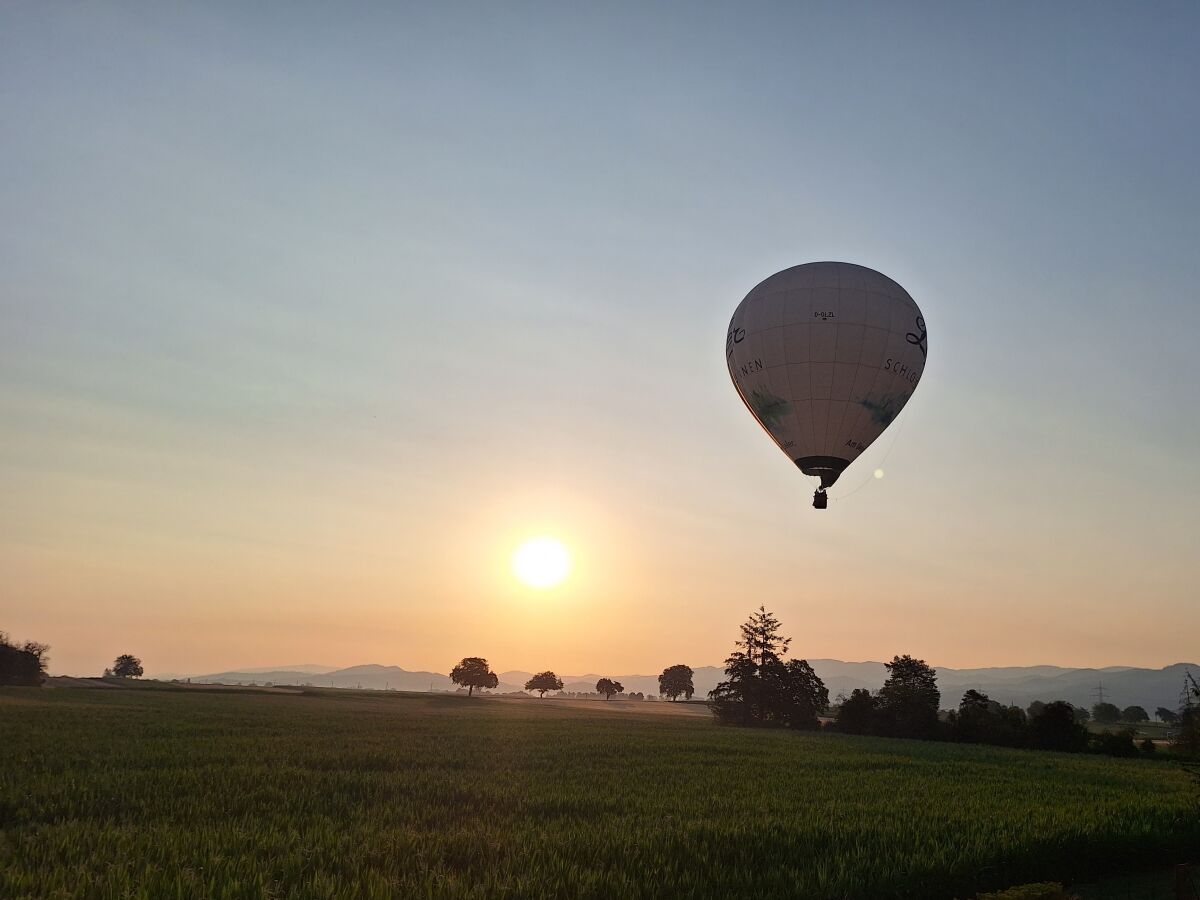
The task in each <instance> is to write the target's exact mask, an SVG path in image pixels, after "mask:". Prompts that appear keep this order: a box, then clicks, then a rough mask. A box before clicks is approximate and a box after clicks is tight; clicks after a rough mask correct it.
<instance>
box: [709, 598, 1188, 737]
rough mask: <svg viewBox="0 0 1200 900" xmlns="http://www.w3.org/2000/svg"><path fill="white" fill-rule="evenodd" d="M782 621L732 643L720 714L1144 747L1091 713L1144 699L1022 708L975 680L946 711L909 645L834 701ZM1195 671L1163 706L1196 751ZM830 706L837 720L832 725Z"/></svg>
mask: <svg viewBox="0 0 1200 900" xmlns="http://www.w3.org/2000/svg"><path fill="white" fill-rule="evenodd" d="M781 629H782V626H781V625H780V623H779V620H778V619H776V618H775V617H774V616H773V615H772V614H771V613H769V612H767V610H766V609H765V608H764V607H759V609H758V610H757V611H756V612H754V613H752V614H751V615H750V617H749V619H747V620H746V622H745V623H744V624H743V625H742V626H741V629H740V633H739V636H738V639H737V640H736V641H735V642H734V650H733V653H731V654H730V656H729V658H728V659H726V661H725V674H726V676H727V679H726V680H725V681H722V682H721V683H720V684H718V685H717V686H716V687H715V688H714V689H713V690H712V691H711V692H710V693H709V705H710V706H711V707H712V710H713V713H714V714H715V715H716V718H717V721H719V722H722V723H725V724H731V725H751V726H778V727H787V728H797V729H808V730H814V729H818V728H822V727H827V728H830V729H833V730H837V731H841V732H845V733H848V734H866V735H877V736H881V737H900V738H915V739H919V740H941V741H960V742H963V743H978V744H996V745H1000V746H1006V747H1028V748H1033V749H1040V750H1059V751H1066V752H1082V751H1085V750H1092V751H1095V752H1101V753H1108V754H1111V755H1114V756H1136V755H1137V754H1138V753H1139V748H1138V747H1137V746H1136V745H1135V744H1134V739H1133V735H1134V733H1133V731H1132V730H1124V731H1117V732H1106V733H1102V734H1094V735H1093V734H1091V733H1090V732H1089V731H1088V729H1087V727H1086V724H1085V723H1086V722H1087V721H1088V719H1089V718H1091V717H1095V718H1096V720H1097V721H1098V722H1103V723H1105V724H1111V723H1118V722H1127V723H1130V724H1137V723H1140V722H1145V721H1147V720H1148V719H1149V715H1148V714H1147V713H1146V710H1145V709H1143V708H1142V707H1140V706H1130V707H1126V708H1125V709H1124V710H1122V709H1119V708H1118V707H1116V706H1115V705H1113V704H1111V703H1098V704H1096V706H1095V707H1093V709H1092V711H1091V713H1089V712H1088V710H1086V709H1080V708H1077V707H1074V706H1072V705H1071V704H1070V703H1067V702H1066V701H1065V700H1056V701H1053V702H1050V703H1043V702H1041V701H1035V702H1034V703H1032V704H1030V706H1029V708H1028V709H1022V708H1021V707H1019V706H1005V705H1003V704H1001V703H998V702H996V701H995V700H992V699H991V698H990V697H988V695H987V694H985V693H982V692H980V691H976V690H968V691H967V692H966V693H964V694H963V696H962V699H961V701H960V702H959V704H958V707H957V709H952V710H949V711H948V712H947V713H946V714H945V715H942V713H941V709H940V707H941V692H940V691H939V690H938V686H937V672H936V671H935V670H934V669H933V668H932V667H931V666H929V665H928V664H927V663H926V662H925V660H923V659H915V658H913V657H912V656H908V655H904V656H895V657H893V659H892V661H891V662H889V663H884V665H885V666H886V668H887V672H888V675H887V679H886V680H885V681H884V684H883V687H881V688H880V689H879V690H878V691H876V692H875V693H872V692H871V691H868V690H865V689H863V688H858V689H856V690H854V691H852V692H851V694H850V696H849V697H841V698H839V702H837V703H835V704H832V705H831V704H830V702H829V692H828V690H827V689H826V687H825V683H824V682H823V681H822V680H821V678H820V677H819V676H818V675H817V674H816V672H814V671H813V669H812V667H811V666H810V665H809V664H808V661H807V660H804V659H788V660H785V658H784V657H785V656H786V654H787V650H788V646H789V644H790V643H791V641H790V639H789V638H786V637H784V636H783V635H782V632H781ZM1188 678H1189V687H1188V690H1187V692H1186V699H1185V702H1184V705H1183V708H1182V709H1181V710H1180V711H1179V712H1178V713H1175V712H1174V711H1172V710H1168V709H1165V708H1163V707H1160V708H1159V709H1158V710H1157V711H1156V715H1157V716H1158V718H1159V719H1160V720H1162V721H1164V722H1167V723H1169V724H1177V725H1178V726H1179V730H1178V732H1177V734H1176V737H1175V741H1174V743H1175V746H1176V747H1178V748H1180V749H1182V750H1184V751H1185V752H1192V753H1195V752H1200V685H1198V684H1197V682H1196V680H1195V678H1193V677H1192V676H1191V675H1189V676H1188ZM822 716H824V717H826V719H827V720H829V721H828V722H827V724H826V725H824V726H823V725H822V723H821V717H822ZM1140 752H1142V753H1147V754H1149V753H1154V752H1155V745H1154V743H1153V742H1152V741H1151V740H1149V739H1146V740H1145V741H1143V742H1142V744H1141V747H1140Z"/></svg>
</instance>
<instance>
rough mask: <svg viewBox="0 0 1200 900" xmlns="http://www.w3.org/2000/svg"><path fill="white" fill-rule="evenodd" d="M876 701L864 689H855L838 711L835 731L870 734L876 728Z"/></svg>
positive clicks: (877, 707)
mask: <svg viewBox="0 0 1200 900" xmlns="http://www.w3.org/2000/svg"><path fill="white" fill-rule="evenodd" d="M878 709H879V703H878V701H877V700H876V699H875V698H874V697H873V696H871V692H870V691H868V690H866V689H865V688H855V689H854V690H853V691H851V692H850V696H849V697H847V698H846V699H845V700H843V701H842V705H841V708H840V709H839V710H838V717H837V729H838V731H844V732H846V733H847V734H871V733H873V732H874V731H875V727H876V724H877V723H876V714H877V712H878Z"/></svg>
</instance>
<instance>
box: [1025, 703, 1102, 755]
mask: <svg viewBox="0 0 1200 900" xmlns="http://www.w3.org/2000/svg"><path fill="white" fill-rule="evenodd" d="M1029 740H1030V743H1031V744H1032V745H1033V746H1034V747H1035V748H1037V749H1039V750H1059V751H1064V752H1067V753H1078V752H1080V751H1082V750H1086V749H1087V743H1088V732H1087V729H1086V728H1084V727H1083V726H1082V725H1080V724H1079V723H1078V722H1077V721H1075V710H1074V709H1073V708H1072V706H1071V704H1070V703H1067V702H1066V701H1063V700H1055V701H1054V702H1053V703H1047V704H1046V705H1045V706H1044V707H1043V708H1042V710H1041V712H1039V713H1038V715H1036V716H1033V717H1032V718H1031V719H1030V720H1029Z"/></svg>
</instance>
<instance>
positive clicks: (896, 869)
mask: <svg viewBox="0 0 1200 900" xmlns="http://www.w3.org/2000/svg"><path fill="white" fill-rule="evenodd" d="M635 706H636V707H639V708H638V709H637V710H634V709H632V707H635ZM649 707H650V704H634V703H629V704H620V703H616V702H614V703H612V704H605V703H593V704H583V703H580V704H568V703H560V702H558V701H554V700H545V701H538V700H528V701H517V700H501V699H493V698H475V699H472V700H467V699H466V698H463V697H458V696H453V695H414V694H408V695H405V694H389V693H377V694H369V693H355V692H336V693H335V692H308V693H292V694H285V693H276V694H268V693H262V694H256V693H251V692H239V691H223V692H216V691H214V692H202V691H186V690H177V691H168V690H146V689H142V690H121V689H114V690H86V689H75V688H58V689H42V690H37V689H5V690H3V691H0V897H4V898H19V897H37V898H47V897H49V898H53V897H97V898H155V900H159V898H176V897H177V898H197V897H213V898H260V897H261V898H266V897H272V898H279V897H307V898H327V897H334V898H360V897H593V898H615V897H622V898H623V897H668V896H689V897H729V896H754V897H820V898H838V897H864V898H865V897H871V898H879V897H931V898H936V897H956V896H957V897H971V896H973V895H974V894H975V893H976V892H977V891H980V890H985V889H994V888H998V887H1004V886H1008V885H1012V884H1016V883H1021V882H1029V881H1039V880H1047V879H1056V880H1081V881H1085V880H1090V879H1094V878H1095V877H1097V876H1099V875H1102V874H1104V873H1106V872H1109V871H1114V870H1121V869H1133V868H1137V867H1140V866H1146V865H1152V864H1155V863H1170V862H1177V861H1181V860H1182V859H1184V858H1186V857H1187V856H1188V855H1189V854H1194V852H1195V848H1196V847H1197V846H1200V806H1198V797H1197V788H1196V785H1195V783H1194V781H1193V780H1192V779H1190V778H1189V777H1188V776H1187V775H1186V774H1185V773H1184V772H1182V771H1180V770H1179V769H1177V768H1176V767H1175V766H1173V765H1171V764H1170V763H1167V762H1160V761H1153V760H1115V759H1109V758H1105V757H1093V756H1071V755H1065V754H1064V755H1056V754H1044V753H1032V752H1022V751H1013V750H1004V749H1000V748H990V747H974V746H961V745H952V744H922V743H916V742H908V741H895V740H884V739H871V738H857V737H851V736H841V735H831V734H796V733H784V732H777V731H750V730H739V729H732V728H722V727H719V726H716V725H714V724H712V723H711V722H710V721H709V720H708V719H707V718H705V717H704V716H698V715H686V714H676V713H674V712H673V711H672V710H670V709H668V708H667V707H668V704H659V705H658V709H650V708H649ZM692 711H693V712H694V709H693V710H692Z"/></svg>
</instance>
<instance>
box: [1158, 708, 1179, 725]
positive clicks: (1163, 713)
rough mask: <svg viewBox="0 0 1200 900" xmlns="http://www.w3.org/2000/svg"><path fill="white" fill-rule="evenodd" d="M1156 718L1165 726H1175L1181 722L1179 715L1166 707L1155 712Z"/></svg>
mask: <svg viewBox="0 0 1200 900" xmlns="http://www.w3.org/2000/svg"><path fill="white" fill-rule="evenodd" d="M1154 715H1155V718H1157V719H1158V721H1160V722H1162V723H1163V724H1164V725H1174V724H1175V723H1176V722H1178V721H1179V713H1177V712H1175V710H1173V709H1167V708H1166V707H1165V706H1160V707H1159V708H1158V709H1156V710H1155V711H1154Z"/></svg>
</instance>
